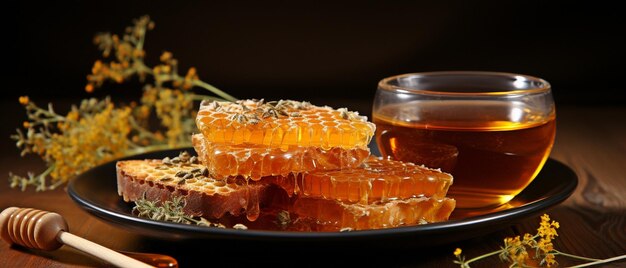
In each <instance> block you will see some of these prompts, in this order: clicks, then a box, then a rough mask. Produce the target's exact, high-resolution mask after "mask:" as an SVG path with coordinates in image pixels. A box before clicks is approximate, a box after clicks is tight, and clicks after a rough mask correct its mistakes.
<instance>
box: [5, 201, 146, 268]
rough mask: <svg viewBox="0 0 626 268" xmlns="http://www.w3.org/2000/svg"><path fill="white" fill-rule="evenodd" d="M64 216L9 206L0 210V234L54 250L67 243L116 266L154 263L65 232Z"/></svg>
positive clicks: (31, 246)
mask: <svg viewBox="0 0 626 268" xmlns="http://www.w3.org/2000/svg"><path fill="white" fill-rule="evenodd" d="M68 230H69V228H68V226H67V223H66V222H65V220H64V219H63V217H62V216H61V215H59V214H57V213H54V212H48V211H43V210H38V209H33V208H16V207H10V208H7V209H5V210H4V211H2V212H1V213H0V236H1V237H2V239H4V240H5V241H7V242H9V243H15V244H18V245H21V246H24V247H27V248H34V249H43V250H55V249H58V248H60V247H61V246H62V245H64V244H65V245H68V246H70V247H73V248H76V249H78V250H80V251H83V252H86V253H88V254H90V255H93V256H95V257H97V258H100V259H101V260H104V261H106V262H109V263H111V264H113V265H115V266H118V267H129V268H130V267H132V268H135V267H137V268H139V267H141V268H145V267H154V266H150V265H148V264H146V263H143V262H140V261H138V260H136V259H133V258H131V257H128V256H125V255H123V254H121V253H118V252H116V251H113V250H111V249H108V248H106V247H103V246H101V245H98V244H96V243H94V242H91V241H89V240H87V239H84V238H81V237H78V236H76V235H73V234H71V233H69V232H68Z"/></svg>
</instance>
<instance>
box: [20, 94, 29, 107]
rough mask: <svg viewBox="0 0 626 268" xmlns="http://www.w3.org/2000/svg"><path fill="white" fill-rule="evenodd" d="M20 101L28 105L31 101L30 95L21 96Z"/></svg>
mask: <svg viewBox="0 0 626 268" xmlns="http://www.w3.org/2000/svg"><path fill="white" fill-rule="evenodd" d="M19 102H20V104H21V105H26V104H28V102H29V99H28V96H21V97H20V98H19Z"/></svg>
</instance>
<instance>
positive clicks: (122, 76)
mask: <svg viewBox="0 0 626 268" xmlns="http://www.w3.org/2000/svg"><path fill="white" fill-rule="evenodd" d="M133 23H134V26H133V27H127V28H126V31H125V33H124V35H122V37H121V38H120V37H119V36H118V35H116V34H111V33H99V34H97V35H96V37H95V38H94V43H95V44H96V45H97V46H98V48H99V49H100V50H101V51H102V56H103V57H104V58H110V57H111V56H113V57H112V60H110V61H109V62H103V61H100V60H98V61H96V62H95V63H94V65H93V67H92V68H91V74H90V75H88V76H87V81H88V83H87V85H86V86H85V90H86V91H87V92H92V91H93V90H94V89H95V88H96V87H100V86H102V85H103V83H104V82H105V81H107V80H110V81H114V82H117V83H122V82H124V81H127V80H128V79H130V78H131V77H133V76H135V75H137V76H138V77H139V79H140V80H141V81H144V80H145V79H146V76H148V75H150V76H152V77H153V78H154V80H155V87H157V88H163V87H164V86H165V84H167V83H170V84H171V86H172V87H173V88H175V89H183V90H189V89H191V88H193V87H200V88H204V89H206V90H208V91H210V92H212V93H213V94H215V95H217V96H219V97H220V98H222V99H224V100H228V101H235V100H236V98H235V97H233V96H231V95H229V94H228V93H226V92H224V91H222V90H220V89H218V88H216V87H214V86H212V85H210V84H208V83H206V82H203V81H202V80H200V79H199V78H198V74H197V71H196V68H194V67H191V68H189V69H188V70H187V73H186V75H185V76H181V75H179V74H178V60H176V59H175V58H174V57H173V54H172V53H171V52H168V51H165V52H163V54H162V55H161V57H160V61H161V63H160V64H158V65H156V66H154V67H152V68H150V67H148V66H147V65H146V64H145V62H144V57H145V55H146V52H145V51H144V48H143V47H144V43H145V38H146V33H147V31H149V30H152V29H154V26H155V24H154V22H153V21H151V20H150V17H149V16H147V15H146V16H142V17H140V18H139V19H136V20H134V21H133ZM200 97H201V98H202V99H205V98H206V96H200Z"/></svg>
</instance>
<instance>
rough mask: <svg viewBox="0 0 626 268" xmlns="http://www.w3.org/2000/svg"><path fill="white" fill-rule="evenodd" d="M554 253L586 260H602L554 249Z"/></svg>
mask: <svg viewBox="0 0 626 268" xmlns="http://www.w3.org/2000/svg"><path fill="white" fill-rule="evenodd" d="M554 255H561V256H565V257H570V258H573V259H579V260H584V261H601V260H600V259H593V258H586V257H582V256H578V255H572V254H568V253H565V252H560V251H558V250H554Z"/></svg>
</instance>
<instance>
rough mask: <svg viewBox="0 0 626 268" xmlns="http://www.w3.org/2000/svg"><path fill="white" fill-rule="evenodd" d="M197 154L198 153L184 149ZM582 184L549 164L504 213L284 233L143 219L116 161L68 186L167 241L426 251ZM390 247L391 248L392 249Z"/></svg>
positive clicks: (95, 209) (87, 202)
mask: <svg viewBox="0 0 626 268" xmlns="http://www.w3.org/2000/svg"><path fill="white" fill-rule="evenodd" d="M182 150H187V151H189V152H193V151H194V150H193V149H192V148H187V149H182ZM179 151H181V149H179V150H167V151H159V152H153V153H147V154H142V155H137V156H132V157H129V158H127V159H150V158H159V159H160V158H163V157H165V156H174V155H178V152H179ZM577 183H578V179H577V177H576V174H575V173H574V172H573V171H572V170H571V169H570V168H569V167H567V166H566V165H564V164H562V163H560V162H558V161H556V160H553V159H548V161H547V162H546V164H545V166H544V167H543V169H542V171H541V173H540V174H539V175H538V177H537V178H536V179H535V180H534V181H533V182H532V183H531V184H530V185H529V186H528V187H527V188H526V189H525V190H524V191H523V192H522V193H520V194H519V195H518V196H517V197H515V198H514V199H513V200H511V201H510V202H509V203H507V204H505V205H503V206H502V207H500V208H498V209H494V210H491V211H483V212H481V213H473V214H474V215H471V214H463V215H461V214H460V213H458V212H456V211H455V213H456V214H453V217H452V218H453V219H452V220H449V221H446V222H441V223H433V224H425V225H417V226H407V227H398V228H390V229H381V230H365V231H353V232H329V233H318V232H311V233H308V232H281V231H258V230H234V229H220V228H207V227H199V226H195V225H186V224H176V223H169V222H161V221H153V220H149V219H143V218H138V217H136V216H133V215H132V214H131V206H130V205H129V204H127V203H124V202H123V201H122V199H121V197H119V196H118V194H117V185H116V179H115V162H110V163H106V164H103V165H101V166H98V167H95V168H93V169H91V170H89V171H87V172H85V173H83V174H81V175H80V176H78V177H76V178H75V179H73V180H72V181H71V182H70V184H69V187H68V192H69V195H70V196H71V198H72V199H73V200H74V201H75V202H76V203H78V204H79V205H80V206H81V207H82V208H83V209H85V210H87V211H88V212H90V213H92V214H93V215H95V216H97V217H99V218H102V219H104V220H106V221H108V222H111V223H114V224H116V225H118V226H120V227H123V228H127V229H130V230H132V231H134V232H137V233H140V234H143V235H147V236H152V237H156V238H159V239H166V240H184V239H194V240H195V239H200V240H205V239H214V240H229V241H244V240H245V241H248V242H251V241H257V242H261V243H268V242H271V243H283V242H289V243H288V244H289V245H293V243H310V244H317V243H319V242H323V243H325V244H328V243H327V242H333V243H332V244H333V245H336V246H340V245H346V244H350V245H354V244H358V243H360V242H365V241H370V242H374V241H375V242H376V243H373V244H370V243H366V244H369V245H370V246H373V245H376V244H378V245H380V244H381V243H384V244H387V243H386V242H389V243H392V244H393V245H398V246H400V245H402V246H410V247H422V246H433V245H436V244H438V245H442V244H446V243H450V242H454V241H459V240H463V239H467V238H471V237H476V236H480V235H483V234H486V233H490V232H493V231H496V230H498V229H502V228H505V227H507V226H509V225H511V224H513V223H515V222H516V221H519V220H521V219H524V218H527V217H531V216H534V215H537V214H539V213H540V212H541V211H543V210H545V209H547V208H549V207H552V206H554V205H556V204H559V203H560V202H562V201H564V200H565V199H567V198H568V197H569V196H570V195H571V194H572V192H573V191H574V189H575V188H576V185H577ZM387 245H389V244H387Z"/></svg>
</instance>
